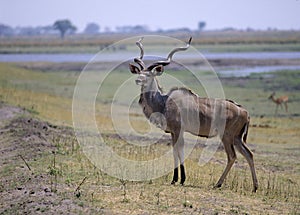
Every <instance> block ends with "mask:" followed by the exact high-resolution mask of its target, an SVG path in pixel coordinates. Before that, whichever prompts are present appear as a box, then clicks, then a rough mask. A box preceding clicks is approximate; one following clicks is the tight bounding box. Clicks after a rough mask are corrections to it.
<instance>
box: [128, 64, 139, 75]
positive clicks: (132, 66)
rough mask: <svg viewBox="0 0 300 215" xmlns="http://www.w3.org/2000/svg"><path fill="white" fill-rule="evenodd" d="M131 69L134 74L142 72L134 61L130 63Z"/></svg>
mask: <svg viewBox="0 0 300 215" xmlns="http://www.w3.org/2000/svg"><path fill="white" fill-rule="evenodd" d="M129 70H130V71H131V73H133V74H140V72H141V71H140V69H139V68H138V67H137V66H136V65H134V64H132V63H130V64H129Z"/></svg>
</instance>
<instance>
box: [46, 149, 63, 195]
mask: <svg viewBox="0 0 300 215" xmlns="http://www.w3.org/2000/svg"><path fill="white" fill-rule="evenodd" d="M52 154H53V161H52V165H50V166H49V167H48V169H49V172H48V173H49V175H50V176H53V177H54V181H53V180H52V177H51V190H53V191H54V192H56V191H57V177H58V175H62V174H61V171H60V170H59V169H58V168H57V167H56V152H55V151H52ZM53 184H54V187H53Z"/></svg>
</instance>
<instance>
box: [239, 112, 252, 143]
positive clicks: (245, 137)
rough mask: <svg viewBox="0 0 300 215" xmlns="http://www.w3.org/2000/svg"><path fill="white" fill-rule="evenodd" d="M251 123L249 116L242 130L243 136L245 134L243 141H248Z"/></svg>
mask: <svg viewBox="0 0 300 215" xmlns="http://www.w3.org/2000/svg"><path fill="white" fill-rule="evenodd" d="M249 123H250V117H248V121H247V122H246V123H245V125H244V126H243V128H242V130H241V134H240V135H241V136H243V135H244V136H243V141H244V143H247V136H248V128H249Z"/></svg>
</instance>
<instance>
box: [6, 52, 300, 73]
mask: <svg viewBox="0 0 300 215" xmlns="http://www.w3.org/2000/svg"><path fill="white" fill-rule="evenodd" d="M202 54H203V56H204V57H205V58H206V59H208V60H210V59H252V60H261V59H263V60H267V59H300V52H237V53H202ZM133 56H136V53H133V52H130V51H124V52H111V53H106V54H105V55H101V57H97V61H100V62H101V61H103V62H110V61H118V60H120V59H130V58H132V57H133ZM179 56H180V58H182V59H189V58H191V57H193V56H191V55H188V54H184V53H182V54H180V55H179ZM94 57H95V54H90V53H78V54H77V53H76V54H74V53H71V54H70V53H62V54H57V53H55V54H41V53H27V54H0V62H55V63H63V62H86V63H88V62H89V61H91V60H92V59H93V58H94ZM216 70H217V72H218V73H220V74H222V75H225V76H227V75H230V76H247V75H249V74H251V73H254V72H256V73H258V72H270V71H278V70H300V65H276V66H273V65H272V66H256V67H237V68H232V67H230V68H221V69H218V68H216Z"/></svg>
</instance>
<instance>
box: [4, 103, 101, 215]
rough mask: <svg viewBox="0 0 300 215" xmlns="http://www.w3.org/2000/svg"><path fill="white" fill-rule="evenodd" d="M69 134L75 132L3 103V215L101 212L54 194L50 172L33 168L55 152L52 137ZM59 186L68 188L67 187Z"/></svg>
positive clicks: (67, 197)
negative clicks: (33, 165)
mask: <svg viewBox="0 0 300 215" xmlns="http://www.w3.org/2000/svg"><path fill="white" fill-rule="evenodd" d="M67 135H73V131H72V129H70V128H66V127H58V126H55V125H52V124H50V123H48V122H43V121H41V120H38V119H35V118H33V117H32V116H31V115H30V114H29V113H28V112H26V110H24V109H22V108H18V107H12V106H9V105H6V104H3V103H0V214H38V213H46V214H66V213H67V214H74V213H76V214H77V213H86V212H89V213H90V212H100V209H97V208H90V207H89V206H85V207H83V206H81V205H80V204H79V203H78V202H76V199H74V197H73V196H72V195H73V193H72V192H71V193H70V195H69V196H68V195H67V196H66V194H64V196H62V195H61V194H60V193H58V192H54V191H53V190H51V187H52V186H51V180H50V175H49V174H48V169H47V168H45V170H42V171H37V170H34V169H33V168H32V167H31V166H30V163H31V162H34V161H36V162H39V160H41V162H42V157H43V155H45V154H47V153H52V151H53V150H55V146H54V144H53V138H57V137H61V136H67ZM45 166H46V165H45ZM57 186H58V187H59V189H60V190H67V189H68V188H67V185H66V184H58V185H57Z"/></svg>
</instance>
